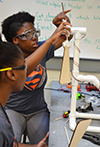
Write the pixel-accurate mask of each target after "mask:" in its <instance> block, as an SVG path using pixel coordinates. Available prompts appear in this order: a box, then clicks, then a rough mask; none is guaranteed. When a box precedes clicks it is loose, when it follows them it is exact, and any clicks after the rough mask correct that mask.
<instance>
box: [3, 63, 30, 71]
mask: <svg viewBox="0 0 100 147" xmlns="http://www.w3.org/2000/svg"><path fill="white" fill-rule="evenodd" d="M7 70H25V71H26V70H27V63H25V64H24V65H22V66H18V67H7V68H2V69H0V72H2V71H7Z"/></svg>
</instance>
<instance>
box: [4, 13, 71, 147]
mask: <svg viewBox="0 0 100 147" xmlns="http://www.w3.org/2000/svg"><path fill="white" fill-rule="evenodd" d="M67 12H70V10H68V11H65V12H62V13H60V14H58V15H57V16H56V17H55V18H54V19H53V23H54V24H55V25H56V26H57V27H58V26H59V27H58V28H57V29H56V31H55V32H54V33H53V35H52V36H51V37H50V38H49V39H48V40H47V41H42V42H38V36H39V34H40V32H39V30H38V29H36V28H35V27H34V19H35V18H34V16H32V15H30V14H29V13H27V12H19V13H16V14H14V15H12V16H10V17H8V18H7V19H5V20H4V21H3V23H2V33H3V34H4V36H5V38H6V40H7V41H9V42H12V43H14V44H16V45H17V46H18V47H19V48H20V49H21V50H22V52H23V55H24V58H25V60H26V62H28V77H27V79H26V82H25V85H24V89H23V90H22V91H21V92H16V93H13V94H12V95H11V96H10V98H9V100H8V101H7V103H6V106H5V109H6V112H7V114H8V116H9V118H10V120H11V123H12V126H13V129H14V133H15V136H16V137H17V139H18V142H20V141H21V136H22V134H23V133H24V132H25V130H26V132H27V135H28V138H29V141H30V143H32V144H36V143H38V142H39V141H40V140H41V139H42V138H43V137H44V136H45V135H46V133H47V132H48V131H49V111H48V108H47V104H46V102H45V100H44V87H45V84H46V81H47V73H46V62H47V61H48V60H49V59H50V58H52V57H54V50H56V49H58V48H59V47H60V46H61V45H62V42H63V41H65V38H66V36H65V35H62V33H65V34H67V35H69V34H68V31H69V32H71V31H70V29H69V28H68V27H67V26H66V25H70V26H71V24H70V22H69V19H68V17H67V16H66V13H67ZM62 19H65V20H66V22H62ZM66 30H68V31H66ZM37 50H38V51H39V53H37V52H36V51H37ZM33 53H34V56H33ZM43 56H44V57H43ZM36 65H37V66H36ZM31 66H32V67H33V68H32V69H31V68H30V70H29V67H31ZM33 69H34V70H33ZM19 84H20V82H19Z"/></svg>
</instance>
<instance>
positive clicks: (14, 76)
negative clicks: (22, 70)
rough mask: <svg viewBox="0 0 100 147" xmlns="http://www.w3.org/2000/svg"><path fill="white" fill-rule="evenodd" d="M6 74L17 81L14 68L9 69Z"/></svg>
mask: <svg viewBox="0 0 100 147" xmlns="http://www.w3.org/2000/svg"><path fill="white" fill-rule="evenodd" d="M6 75H7V77H8V78H9V79H10V80H12V81H15V80H16V74H15V72H14V71H13V70H8V71H7V72H6Z"/></svg>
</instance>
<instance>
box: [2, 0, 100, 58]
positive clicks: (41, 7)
mask: <svg viewBox="0 0 100 147" xmlns="http://www.w3.org/2000/svg"><path fill="white" fill-rule="evenodd" d="M61 2H63V4H64V9H65V10H67V9H71V12H69V13H68V16H69V18H70V20H71V23H72V25H73V27H86V28H87V32H86V36H85V37H84V38H83V39H82V40H81V49H80V50H81V53H80V58H85V59H100V0H0V22H2V21H3V20H4V19H5V18H6V17H8V16H10V15H12V14H13V13H17V12H19V11H27V12H29V13H30V14H32V15H34V16H35V27H36V28H40V30H41V36H40V37H39V40H40V41H42V40H45V39H48V38H49V37H50V35H51V34H52V32H53V31H54V30H55V28H56V27H55V26H54V25H53V24H52V19H53V18H54V17H55V16H56V15H57V14H58V13H59V12H60V11H61V10H62V8H61ZM0 31H1V28H0ZM71 44H72V45H71V48H70V50H69V52H70V57H73V54H74V48H73V44H74V39H72V40H71ZM55 56H57V57H62V56H63V47H61V48H60V49H58V50H57V51H56V52H55Z"/></svg>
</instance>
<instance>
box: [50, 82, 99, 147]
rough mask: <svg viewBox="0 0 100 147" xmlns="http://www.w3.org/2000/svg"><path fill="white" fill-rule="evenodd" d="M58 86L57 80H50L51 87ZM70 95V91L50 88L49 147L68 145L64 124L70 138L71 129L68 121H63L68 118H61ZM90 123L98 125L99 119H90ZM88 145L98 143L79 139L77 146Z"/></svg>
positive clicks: (93, 146)
mask: <svg viewBox="0 0 100 147" xmlns="http://www.w3.org/2000/svg"><path fill="white" fill-rule="evenodd" d="M60 86H61V85H60V84H59V82H56V81H53V82H52V89H53V88H54V89H58V88H59V87H60ZM70 95H71V94H70V93H65V92H63V91H56V90H52V92H51V107H50V129H49V147H68V140H67V137H66V134H65V129H64V126H66V128H67V132H68V135H69V139H71V136H72V134H73V131H71V130H70V128H69V123H65V122H66V120H67V119H68V118H63V117H62V115H63V113H64V112H65V111H67V110H70V102H71V96H70ZM78 101H79V100H78ZM78 103H81V102H78ZM95 110H96V111H98V110H97V108H95ZM99 112H100V108H99ZM91 113H93V112H91ZM60 117H62V119H61V120H58V121H55V119H56V118H60ZM95 123H96V124H95ZM92 124H95V125H97V126H99V125H100V121H92ZM89 146H90V147H97V146H98V145H95V144H93V143H91V142H90V141H87V140H85V139H81V140H80V142H79V144H78V146H77V147H89Z"/></svg>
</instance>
